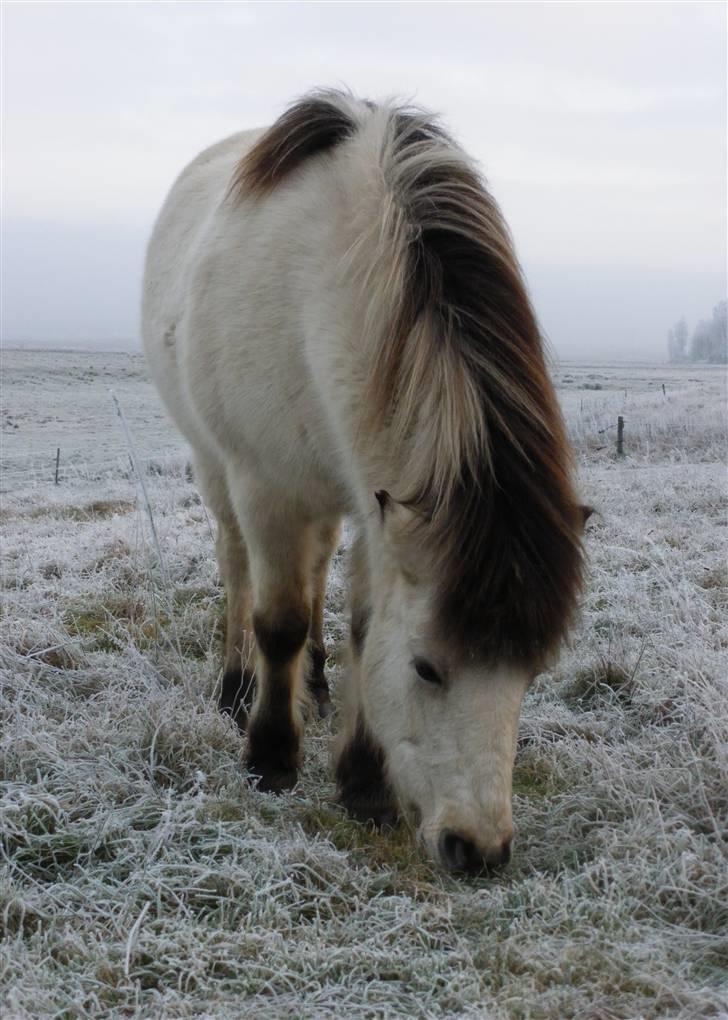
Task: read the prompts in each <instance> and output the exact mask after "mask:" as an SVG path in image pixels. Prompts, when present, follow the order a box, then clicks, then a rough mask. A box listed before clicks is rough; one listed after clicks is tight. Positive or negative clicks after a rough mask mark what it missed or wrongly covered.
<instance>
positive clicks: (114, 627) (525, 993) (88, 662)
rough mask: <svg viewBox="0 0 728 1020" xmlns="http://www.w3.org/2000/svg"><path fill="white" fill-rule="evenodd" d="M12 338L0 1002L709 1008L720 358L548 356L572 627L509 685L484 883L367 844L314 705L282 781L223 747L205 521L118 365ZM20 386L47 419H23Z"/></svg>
mask: <svg viewBox="0 0 728 1020" xmlns="http://www.w3.org/2000/svg"><path fill="white" fill-rule="evenodd" d="M4 357H5V367H6V373H7V385H6V388H5V393H4V398H5V401H6V404H7V405H8V406H7V407H6V408H5V413H6V419H5V420H6V422H7V421H10V423H11V424H10V425H8V426H7V428H6V431H5V434H4V436H3V439H4V443H3V458H4V462H3V475H2V483H1V484H2V488H3V489H4V490H5V491H4V496H3V505H2V526H3V536H4V541H3V550H2V552H3V567H2V578H1V582H2V591H3V603H2V619H1V621H0V624H1V626H2V642H1V644H0V657H1V658H0V666H1V668H2V689H1V691H0V713H1V716H0V733H1V735H2V736H1V739H2V745H1V752H0V770H1V771H2V777H1V781H2V795H1V799H0V837H1V843H0V849H1V856H0V934H1V935H2V948H1V950H0V951H1V952H2V959H1V960H0V1003H1V1004H2V1007H1V1011H2V1015H3V1016H7V1017H38V1016H59V1017H60V1016H63V1017H74V1018H75V1017H100V1016H109V1017H112V1016H113V1017H116V1016H137V1017H140V1018H141V1017H151V1016H154V1017H202V1016H204V1017H231V1018H232V1017H241V1016H255V1017H256V1018H257V1017H261V1018H278V1017H287V1016H295V1017H326V1016H329V1017H353V1018H356V1017H388V1016H389V1017H405V1016H406V1017H410V1016H411V1017H480V1018H483V1017H494V1018H506V1017H507V1018H553V1020H562V1018H566V1017H576V1016H578V1017H584V1018H587V1017H588V1018H594V1020H597V1018H606V1020H609V1018H638V1017H683V1018H688V1017H690V1018H693V1017H702V1016H706V1017H707V1016H714V1015H715V1016H717V1015H720V1014H721V1012H725V1011H726V1010H728V985H727V983H726V975H727V973H728V906H727V905H728V859H727V856H726V842H725V839H726V823H727V820H728V762H727V760H726V758H727V756H728V740H727V736H728V734H727V726H726V714H727V710H726V695H727V694H728V691H727V690H726V649H727V648H728V571H727V569H726V536H727V534H728V533H727V531H726V503H725V495H726V493H725V473H724V468H723V466H722V463H721V462H722V460H723V458H724V456H725V451H726V442H725V440H726V433H725V418H724V416H723V394H722V379H721V376H720V375H719V374H718V373H716V372H712V371H710V370H701V369H696V368H695V367H694V366H691V367H689V368H686V369H680V370H676V369H673V368H670V369H656V368H652V369H646V368H645V369H635V368H628V367H625V366H615V367H612V368H599V367H596V368H594V367H588V366H574V365H570V366H569V365H565V366H560V367H559V369H558V381H559V386H560V393H561V396H562V399H563V403H564V407H565V410H566V414H567V418H568V421H569V426H570V429H571V433H572V437H573V439H574V442H575V445H576V449H577V457H578V463H579V470H580V475H581V486H582V490H583V495H584V498H585V500H586V501H587V502H589V503H591V504H592V505H594V506H595V507H596V508H597V511H598V513H597V514H596V515H595V516H594V517H593V518H592V520H591V521H590V523H589V526H588V547H589V553H590V570H589V581H588V585H587V588H586V591H585V594H584V598H583V613H582V619H581V622H580V625H579V627H578V630H577V631H576V633H575V634H574V636H573V640H572V642H571V644H570V647H569V648H567V649H566V650H565V652H564V654H563V656H562V658H561V660H560V662H559V664H558V665H557V666H556V667H555V668H554V670H553V672H552V673H551V674H549V675H545V676H543V677H542V678H540V679H539V681H538V682H537V684H536V685H535V687H534V689H533V690H532V692H531V693H530V695H529V697H528V700H527V703H526V705H525V708H524V714H523V720H522V726H521V733H520V741H519V750H518V757H517V762H516V769H515V776H514V802H515V803H514V813H515V820H516V825H517V842H516V853H515V858H514V861H513V863H512V865H511V867H510V868H509V869H508V871H507V872H505V873H504V874H503V875H502V876H500V877H498V878H496V879H491V880H487V881H486V880H477V881H469V882H465V881H463V882H454V881H451V880H449V879H447V878H445V877H443V876H441V875H439V874H438V873H437V872H436V871H435V870H434V869H433V868H432V867H431V866H430V864H429V863H428V862H427V861H426V860H425V859H424V858H423V856H422V855H421V853H420V851H419V850H418V848H417V846H416V845H415V843H414V841H413V839H412V836H411V833H410V832H408V831H407V830H406V829H404V828H402V829H400V830H398V831H397V832H395V833H393V834H391V835H388V836H383V835H380V834H377V833H375V832H372V831H370V830H369V829H367V828H365V827H363V826H360V825H358V824H356V823H354V822H352V821H351V820H349V819H348V818H347V817H346V816H345V815H344V814H343V813H342V812H341V810H340V809H339V808H338V807H337V806H336V804H335V802H334V798H333V794H334V789H333V783H332V778H331V774H330V769H329V762H328V754H329V742H330V728H329V725H328V724H327V723H322V722H316V723H314V724H313V725H311V726H310V727H309V730H308V733H307V737H306V755H307V757H306V764H305V768H304V770H303V775H302V779H301V783H300V786H299V788H298V789H297V790H296V791H295V792H294V793H292V794H289V795H286V796H284V797H280V798H273V797H270V796H266V795H261V794H257V793H255V792H253V791H252V790H251V789H250V787H249V786H248V785H247V783H246V782H245V773H244V766H243V745H242V742H241V739H240V737H239V736H238V734H237V732H236V731H235V729H234V728H233V726H232V725H231V724H230V723H229V722H228V721H227V720H226V719H223V718H222V717H221V716H220V715H219V714H218V713H217V711H216V709H215V704H214V692H215V685H216V683H217V681H218V675H219V674H218V668H219V662H220V652H221V648H220V642H221V619H222V593H221V591H220V587H219V584H218V580H217V574H216V569H215V565H214V561H213V554H212V548H213V542H212V533H211V530H210V524H209V522H208V519H207V517H206V515H205V512H204V508H203V507H202V506H201V505H200V502H199V499H198V497H197V495H196V492H195V488H194V485H193V483H192V482H191V480H190V479H189V478H188V475H187V472H186V453H185V451H184V449H183V448H182V447H181V446H180V444H179V441H178V440H177V439H176V437H175V436H174V433H173V432H172V431H171V429H170V428H169V426H168V425H166V423H165V422H164V419H163V418H162V417H161V412H160V410H159V407H158V404H157V403H156V400H155V398H154V396H153V394H152V392H151V390H150V388H149V385H148V383H147V381H146V376H145V373H144V371H143V366H142V364H141V362H140V360H139V359H134V358H130V357H129V356H126V355H119V356H116V355H84V356H81V355H58V354H55V355H53V354H48V353H46V354H40V353H33V354H31V353H22V354H21V353H17V354H14V353H13V352H8V353H6V354H5V356H4ZM663 382H664V383H665V392H664V393H663V391H662V383H663ZM109 385H113V386H114V389H115V391H116V392H117V394H118V395H119V398H120V401H121V403H122V405H123V406H124V410H125V414H126V417H127V419H128V421H129V424H130V428H131V429H132V432H133V434H134V437H135V443H136V444H137V454H138V457H139V461H140V463H141V464H142V469H143V470H144V471H145V481H146V485H147V489H148V491H149V494H150V499H151V501H152V507H153V512H154V517H155V521H156V526H157V530H158V533H159V537H160V546H161V550H162V554H163V556H164V558H165V568H166V569H165V571H164V572H162V571H161V569H160V563H159V562H158V553H157V550H156V548H155V547H154V544H153V543H152V541H151V540H150V536H149V533H148V521H147V520H146V517H145V513H144V508H143V507H142V506H141V505H140V503H139V501H138V499H137V489H136V484H135V479H134V477H133V474H132V472H131V470H130V467H129V459H128V455H127V451H126V449H125V445H124V439H123V436H122V435H121V433H120V428H119V425H118V421H117V420H116V417H115V414H114V411H113V408H112V407H111V404H110V401H109V398H108V395H107V387H108V386H109ZM38 387H42V388H43V391H44V393H46V394H47V398H48V399H47V400H46V401H45V402H44V406H45V407H46V408H49V407H53V409H54V411H53V415H52V420H49V421H47V422H45V423H44V422H43V421H42V420H41V418H40V417H39V416H38V411H37V408H38V401H37V391H38ZM617 414H623V416H624V417H625V418H626V423H627V424H626V449H627V457H626V458H625V459H624V460H623V461H617V460H616V459H615V456H614V438H615V437H614V428H613V425H614V422H615V420H616V415H617ZM16 426H17V427H16ZM91 426H93V431H91ZM59 443H60V444H61V446H62V451H63V452H62V459H61V468H62V470H61V484H59V485H58V486H55V485H54V484H53V471H54V460H55V449H56V447H57V446H58V445H59ZM164 576H168V582H167V583H162V580H161V579H162V577H164ZM344 578H345V551H342V553H341V555H339V556H337V559H336V563H335V569H334V573H333V576H332V579H331V582H330V587H329V601H328V606H327V613H326V627H327V632H328V638H329V642H330V644H331V646H332V656H331V660H330V668H331V676H332V678H333V680H334V683H335V682H336V679H337V677H338V676H339V675H340V671H341V669H343V668H344V665H343V664H344V661H345V655H344V652H343V641H344V638H345V632H346V622H345V615H346V614H345V581H344Z"/></svg>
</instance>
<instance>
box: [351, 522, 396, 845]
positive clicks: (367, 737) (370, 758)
mask: <svg viewBox="0 0 728 1020" xmlns="http://www.w3.org/2000/svg"><path fill="white" fill-rule="evenodd" d="M368 620H369V607H368V593H367V583H366V573H365V554H364V541H363V538H362V537H359V538H357V540H356V542H355V544H354V549H353V551H352V567H351V660H350V665H349V672H348V676H347V677H346V680H345V689H344V699H343V711H342V716H343V719H342V728H341V735H340V736H339V738H338V740H337V745H338V750H337V753H336V784H337V790H338V795H339V800H340V801H341V803H342V804H343V805H344V807H345V808H346V810H347V811H348V812H349V814H350V815H352V817H354V818H356V819H358V820H359V821H361V822H367V821H371V822H374V823H375V824H376V825H378V826H384V825H394V824H395V823H396V821H397V818H398V809H397V802H396V798H395V796H394V793H393V791H392V788H391V786H390V784H389V781H388V780H387V776H386V771H385V761H384V754H383V752H382V750H381V748H380V747H379V744H378V743H377V741H376V738H375V736H374V735H373V734H372V733H371V732H370V730H369V728H368V726H367V723H366V720H365V718H364V712H363V709H362V706H361V692H360V685H361V682H362V665H361V656H362V651H363V648H364V642H365V641H366V633H367V625H368Z"/></svg>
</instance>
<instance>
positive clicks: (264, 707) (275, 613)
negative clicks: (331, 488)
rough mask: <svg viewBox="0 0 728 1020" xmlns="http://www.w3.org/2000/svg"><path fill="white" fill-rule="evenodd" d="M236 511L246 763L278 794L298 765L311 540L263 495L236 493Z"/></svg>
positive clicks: (308, 530)
mask: <svg viewBox="0 0 728 1020" xmlns="http://www.w3.org/2000/svg"><path fill="white" fill-rule="evenodd" d="M236 509H237V510H238V515H239V517H240V520H241V523H242V526H243V529H244V534H245V541H246V545H247V547H248V557H249V563H250V576H251V581H252V587H253V632H254V634H255V641H256V694H255V702H254V704H253V709H252V711H251V714H250V721H249V724H248V749H247V764H248V767H249V770H250V772H251V774H252V775H253V776H256V777H258V786H259V788H260V789H261V790H266V791H280V790H285V789H289V788H290V787H292V786H293V785H294V784H295V782H296V778H297V772H298V766H299V761H300V745H301V736H302V732H303V720H302V714H301V705H302V701H303V700H304V691H305V687H304V667H305V659H306V640H307V637H308V632H309V626H310V622H311V601H312V599H311V576H312V565H313V559H314V557H315V544H314V534H313V528H312V526H311V525H310V524H309V523H308V522H302V521H301V520H300V519H298V518H296V517H295V516H294V515H292V514H288V513H286V512H285V509H284V510H283V512H281V508H279V507H277V506H276V505H275V500H274V499H271V498H269V497H268V496H267V494H260V493H255V492H254V491H247V492H246V491H242V487H241V493H240V499H239V500H237V499H236Z"/></svg>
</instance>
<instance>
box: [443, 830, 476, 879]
mask: <svg viewBox="0 0 728 1020" xmlns="http://www.w3.org/2000/svg"><path fill="white" fill-rule="evenodd" d="M439 844H440V857H441V858H442V862H443V864H444V865H445V867H446V868H448V869H449V870H450V871H467V872H471V873H472V872H475V871H481V870H482V869H483V868H484V867H485V860H484V859H483V855H482V854H481V853H480V851H479V850H478V848H477V847H476V845H475V843H473V842H471V841H470V840H469V839H465V838H464V837H463V836H459V835H458V833H457V832H453V831H452V830H451V829H445V830H444V831H443V832H441V833H440V840H439Z"/></svg>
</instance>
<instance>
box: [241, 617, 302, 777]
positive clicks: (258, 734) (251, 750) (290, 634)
mask: <svg viewBox="0 0 728 1020" xmlns="http://www.w3.org/2000/svg"><path fill="white" fill-rule="evenodd" d="M308 626H309V619H308V614H307V613H306V612H305V611H304V610H303V609H299V608H290V609H287V610H285V611H283V612H280V613H278V614H276V615H275V616H274V617H272V616H268V615H266V614H263V613H254V614H253V629H254V631H255V639H256V642H257V645H258V652H259V656H258V668H259V670H261V671H262V678H261V679H260V680H259V682H260V684H261V689H260V694H259V698H258V704H257V705H256V710H255V714H254V716H253V718H252V720H251V723H250V726H249V730H248V752H247V764H248V768H249V770H250V772H251V773H252V774H253V775H254V776H258V777H259V779H258V789H259V790H262V791H264V792H270V793H280V792H281V791H282V790H289V789H291V787H293V786H295V784H296V778H297V775H298V765H299V758H300V754H299V748H300V734H299V729H298V727H297V725H296V723H295V721H294V718H293V711H294V706H293V703H292V702H293V691H292V685H293V682H294V672H293V671H294V670H295V669H296V668H297V666H296V657H297V655H298V653H299V652H300V650H301V648H302V647H303V645H304V643H305V641H306V637H307V635H308ZM261 660H262V661H261Z"/></svg>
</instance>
